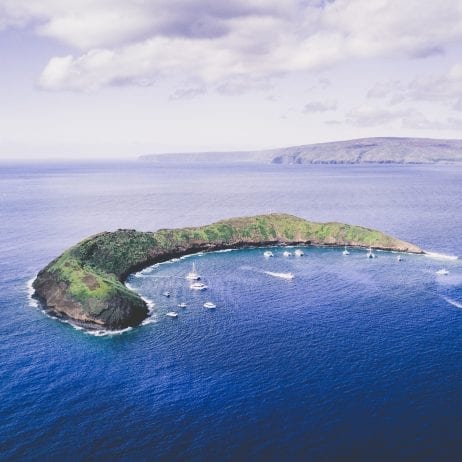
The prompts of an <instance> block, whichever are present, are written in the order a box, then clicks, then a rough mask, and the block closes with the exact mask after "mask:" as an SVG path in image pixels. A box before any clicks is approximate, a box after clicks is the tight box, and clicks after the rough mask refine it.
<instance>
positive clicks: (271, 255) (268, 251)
mask: <svg viewBox="0 0 462 462" xmlns="http://www.w3.org/2000/svg"><path fill="white" fill-rule="evenodd" d="M263 256H265V257H266V258H269V257H274V255H273V252H271V250H266V251H265V252H263Z"/></svg>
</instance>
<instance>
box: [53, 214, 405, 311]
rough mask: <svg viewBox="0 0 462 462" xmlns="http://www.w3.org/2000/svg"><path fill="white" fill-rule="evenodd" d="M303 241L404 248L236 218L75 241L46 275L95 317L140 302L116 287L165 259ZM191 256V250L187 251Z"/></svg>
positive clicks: (362, 235) (364, 233)
mask: <svg viewBox="0 0 462 462" xmlns="http://www.w3.org/2000/svg"><path fill="white" fill-rule="evenodd" d="M297 241H298V242H307V241H310V242H312V243H314V244H339V245H342V244H343V243H346V244H350V245H357V246H359V245H362V246H373V247H382V248H394V247H395V248H396V246H398V245H402V244H406V243H403V242H402V241H399V240H396V239H394V238H392V237H390V236H386V235H384V234H383V233H380V232H379V231H375V230H371V229H367V228H362V227H358V226H350V225H345V224H341V223H312V222H308V221H305V220H303V219H300V218H297V217H293V216H290V215H281V214H271V215H261V216H257V217H248V218H235V219H230V220H225V221H220V222H217V223H214V224H211V225H208V226H203V227H199V228H183V229H177V230H160V231H157V232H155V233H143V232H138V231H134V230H118V231H115V232H113V233H101V234H98V235H95V236H92V237H90V238H88V239H85V240H84V241H82V242H80V243H79V244H77V245H76V246H74V247H72V248H70V249H69V250H67V251H66V252H64V253H63V254H62V255H61V256H60V257H58V258H57V259H56V260H54V261H53V262H52V263H50V265H48V267H47V268H46V269H45V271H49V272H52V273H53V274H54V275H55V276H56V277H57V279H58V280H59V281H60V282H63V283H65V284H67V285H68V289H67V290H68V293H69V295H71V297H72V298H73V299H74V300H76V301H78V302H79V303H81V305H82V307H83V309H84V310H85V311H86V312H89V313H92V314H94V315H97V314H98V311H99V310H100V309H101V307H102V306H104V303H103V304H102V303H101V302H102V301H105V302H108V301H109V300H111V298H112V297H113V296H114V295H116V294H117V296H119V297H120V296H121V297H123V298H126V299H127V300H129V301H131V302H132V303H139V302H140V298H139V297H138V295H137V294H135V293H133V292H131V291H130V290H128V289H127V288H126V287H125V286H124V284H123V283H122V282H121V281H122V280H123V279H124V277H125V276H126V275H127V273H128V272H129V271H130V270H133V268H135V267H140V266H142V265H143V264H149V263H151V262H153V261H155V260H156V259H157V260H162V259H165V258H168V256H169V254H175V253H187V252H188V249H191V248H194V247H193V246H196V248H197V246H204V245H211V246H233V245H240V244H243V243H247V244H258V243H266V242H275V243H276V242H282V243H283V242H297ZM189 251H193V250H189Z"/></svg>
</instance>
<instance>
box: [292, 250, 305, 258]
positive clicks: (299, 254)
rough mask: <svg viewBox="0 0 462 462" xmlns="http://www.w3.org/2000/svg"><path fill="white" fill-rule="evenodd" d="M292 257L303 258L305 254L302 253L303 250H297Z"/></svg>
mask: <svg viewBox="0 0 462 462" xmlns="http://www.w3.org/2000/svg"><path fill="white" fill-rule="evenodd" d="M294 255H295V256H296V257H303V255H305V254H304V253H303V250H300V249H297V250H296V251H295V252H294Z"/></svg>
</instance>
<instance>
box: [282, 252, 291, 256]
mask: <svg viewBox="0 0 462 462" xmlns="http://www.w3.org/2000/svg"><path fill="white" fill-rule="evenodd" d="M282 255H284V257H291V256H292V254H291V253H290V252H288V251H287V250H285V251H284V252H282Z"/></svg>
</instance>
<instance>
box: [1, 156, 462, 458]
mask: <svg viewBox="0 0 462 462" xmlns="http://www.w3.org/2000/svg"><path fill="white" fill-rule="evenodd" d="M461 210H462V168H461V167H456V166H425V167H424V166H348V167H346V166H271V165H269V166H255V165H232V166H229V165H228V166H209V167H206V166H198V165H196V166H174V165H169V166H157V165H144V164H136V163H133V164H113V165H109V164H92V165H79V164H67V165H64V164H62V165H58V164H43V165H26V164H23V165H1V166H0V255H1V258H0V340H1V341H0V459H1V460H208V461H209V460H220V461H221V460H265V461H266V460H311V461H317V460H326V461H344V460H355V461H361V460H364V461H370V460H437V459H438V460H454V461H455V460H460V457H461V453H462V439H461V438H460V428H461V426H462V394H461V389H462V263H461V260H441V259H437V258H429V257H424V256H411V255H406V256H404V259H403V261H402V262H397V261H396V255H395V254H391V253H386V252H378V253H377V255H378V258H377V259H374V260H368V259H366V258H365V253H364V252H360V251H352V252H351V254H350V255H349V256H348V257H344V256H342V254H341V250H342V249H331V248H307V249H304V250H305V256H304V257H302V258H295V257H290V258H284V257H283V256H282V250H281V249H277V248H276V249H273V252H274V254H275V257H274V258H271V259H265V258H264V257H263V256H262V250H261V249H248V250H240V251H233V252H225V253H214V254H205V255H196V256H191V257H189V258H185V259H181V260H178V261H175V262H171V263H166V264H162V265H159V266H157V267H155V268H150V269H148V270H145V271H143V272H142V273H138V274H136V275H132V276H131V277H130V279H129V284H130V285H131V286H132V287H133V288H135V289H136V290H138V291H139V292H140V293H141V294H142V295H143V296H144V297H146V298H148V299H150V300H152V301H153V302H154V303H155V305H154V308H153V314H152V317H151V319H150V321H151V322H150V323H148V324H146V325H144V326H141V327H139V328H136V329H133V330H131V331H129V332H126V333H124V334H121V335H113V336H107V335H106V336H94V335H88V334H87V333H85V332H83V331H79V330H76V329H74V328H73V327H72V326H70V325H67V324H64V323H62V322H59V321H57V320H54V319H51V318H49V317H47V316H45V315H44V314H43V313H42V312H41V311H40V309H38V308H37V307H34V306H31V302H30V300H29V297H28V289H27V283H28V281H30V280H31V278H33V277H34V275H35V274H36V273H37V271H38V270H39V269H40V268H42V267H43V266H44V265H45V264H46V263H48V262H49V261H50V260H51V259H52V258H54V257H55V256H57V255H58V254H60V253H61V252H62V251H63V250H64V249H66V248H67V247H68V246H70V245H72V244H74V243H75V242H77V241H79V240H80V239H83V238H84V237H86V236H88V235H90V234H92V233H96V232H99V231H102V230H114V229H117V228H136V229H140V230H155V229H158V228H161V227H178V226H190V225H191V226H192V225H200V224H206V223H209V222H212V221H215V220H218V219H221V218H226V217H230V216H240V215H248V214H256V213H267V212H270V211H274V212H276V211H280V212H287V213H293V214H296V215H299V216H301V217H304V218H307V219H311V220H316V221H345V222H348V223H352V224H360V225H364V226H370V227H375V228H378V229H381V230H383V231H385V232H387V233H390V234H394V235H396V236H398V237H401V238H403V239H405V240H409V241H412V242H415V243H416V244H418V245H420V246H421V247H423V248H425V249H427V250H430V251H434V252H439V253H443V254H448V255H459V256H462V244H461V231H462V214H461V212H460V211H461ZM192 261H195V262H196V265H197V267H198V269H199V271H200V273H201V274H202V276H203V278H204V280H205V281H206V283H207V284H208V285H209V289H208V290H207V291H206V292H203V293H192V292H191V291H190V290H189V289H188V286H187V283H186V281H185V279H184V275H185V273H186V272H188V271H189V270H190V267H191V263H192ZM441 268H447V269H448V270H449V275H447V276H438V275H436V274H435V272H436V271H437V270H439V269H441ZM265 271H270V272H289V271H290V272H292V273H293V274H294V275H295V278H294V279H293V280H292V281H287V280H283V279H280V278H276V277H273V276H271V275H269V274H267V273H265ZM165 290H169V291H170V292H171V293H172V296H171V297H170V298H168V299H167V298H165V297H163V296H162V292H163V291H165ZM209 300H210V301H213V302H214V303H216V305H217V309H216V310H206V309H205V308H203V307H202V304H203V303H204V302H205V301H209ZM182 301H185V302H187V303H188V307H187V308H185V309H181V308H177V307H176V305H177V304H178V303H179V302H182ZM172 309H174V310H176V311H178V312H179V317H178V319H171V318H168V317H166V316H165V313H166V312H168V311H170V310H172Z"/></svg>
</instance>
